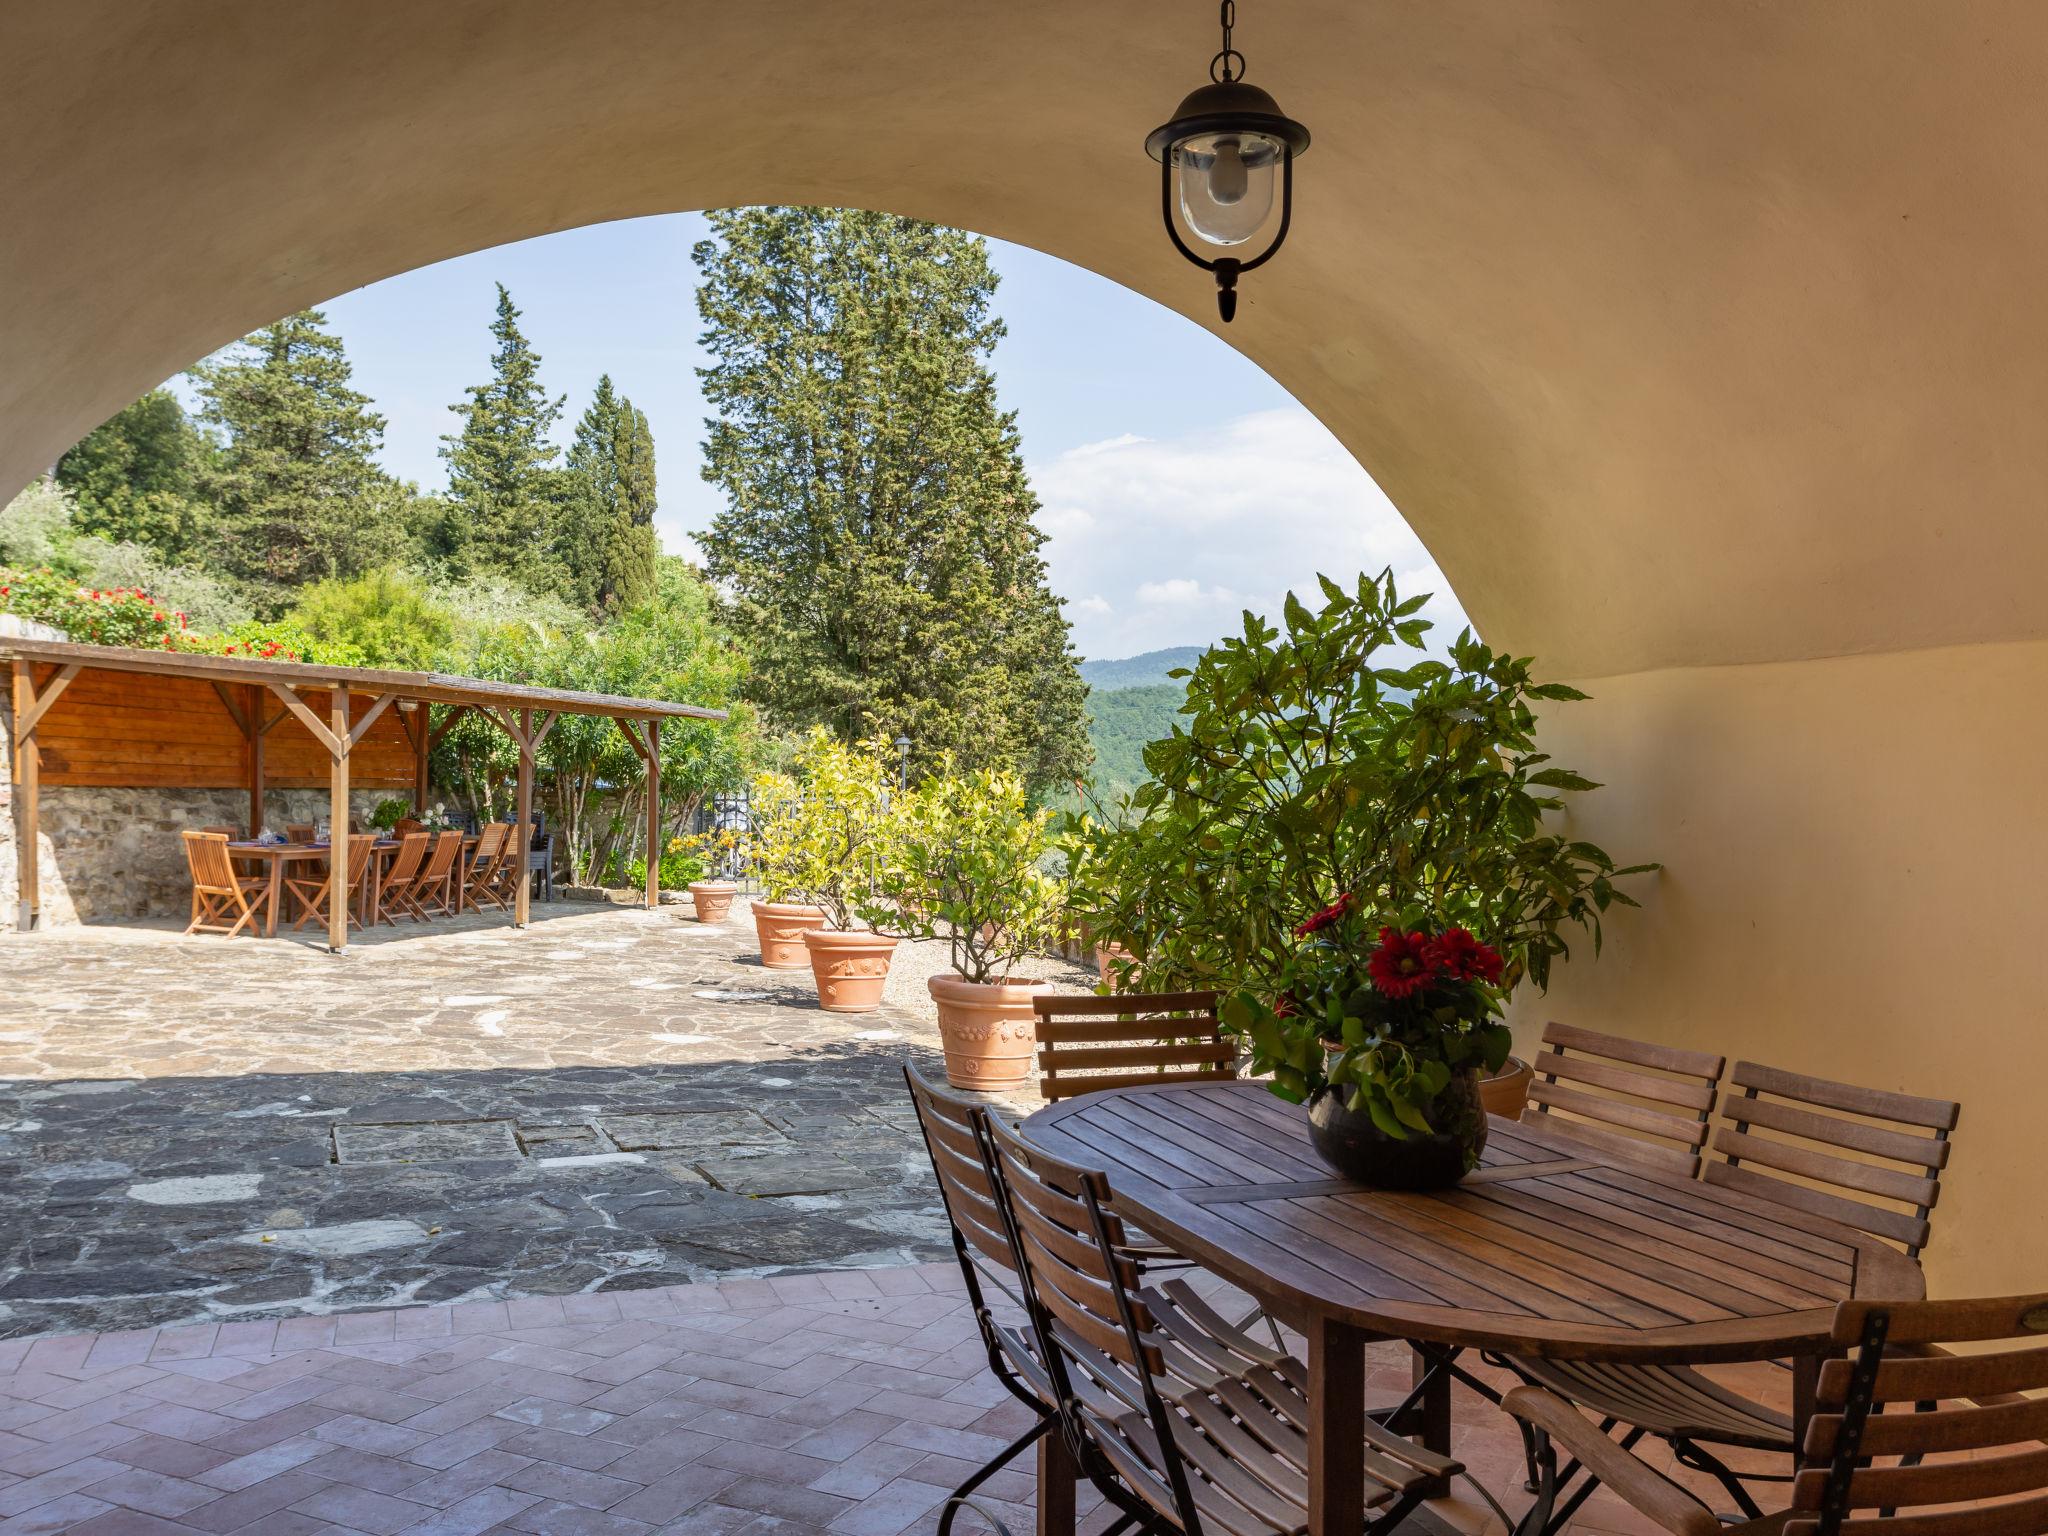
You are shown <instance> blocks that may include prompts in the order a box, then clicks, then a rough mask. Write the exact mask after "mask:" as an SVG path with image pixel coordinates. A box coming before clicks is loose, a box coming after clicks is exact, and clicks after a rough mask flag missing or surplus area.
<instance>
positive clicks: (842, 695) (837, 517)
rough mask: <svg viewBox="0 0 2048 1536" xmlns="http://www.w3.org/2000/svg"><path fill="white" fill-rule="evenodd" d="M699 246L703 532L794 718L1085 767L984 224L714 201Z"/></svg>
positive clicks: (1045, 769) (1066, 773)
mask: <svg viewBox="0 0 2048 1536" xmlns="http://www.w3.org/2000/svg"><path fill="white" fill-rule="evenodd" d="M711 221H712V227H713V231H714V234H715V236H716V238H714V239H712V240H707V241H705V242H703V243H701V244H700V245H698V246H697V248H696V250H695V251H694V253H693V256H694V259H695V261H696V264H697V267H698V269H699V271H700V272H701V274H702V282H701V284H700V286H699V289H698V294H697V305H698V310H699V313H700V314H701V315H702V316H703V318H704V320H705V322H706V326H707V329H706V332H705V335H704V344H705V346H706V348H707V349H708V350H709V352H710V354H711V356H712V359H713V362H712V364H711V366H710V367H708V368H704V369H701V370H699V374H700V377H701V378H702V380H703V384H704V392H705V397H706V399H707V400H708V401H709V402H710V403H711V405H712V406H713V408H714V409H716V410H717V411H718V413H719V414H718V416H717V417H716V418H714V419H712V420H710V421H709V422H707V424H706V425H707V429H708V438H707V441H706V444H705V467H704V477H705V479H707V480H708V481H710V482H711V483H712V484H714V485H717V486H719V487H720V488H721V489H722V490H723V491H724V492H725V495H726V505H725V507H724V509H723V510H722V511H721V512H720V513H719V514H718V516H717V517H716V518H715V519H714V521H713V523H712V526H711V528H710V529H709V531H708V532H707V533H706V535H705V536H704V539H703V547H704V552H705V556H706V559H707V561H708V564H709V568H710V572H711V574H712V575H713V576H714V577H715V578H717V579H718V580H720V581H721V582H723V583H725V584H726V585H727V587H728V590H729V591H730V592H731V593H732V597H733V607H734V621H735V623H736V625H737V626H738V627H739V628H740V629H741V631H742V632H743V634H744V636H745V637H746V638H747V639H748V640H749V641H751V642H752V645H753V648H754V651H755V655H756V665H755V668H754V671H753V674H752V679H751V682H750V685H749V686H750V689H751V691H752V692H753V693H754V695H755V696H756V697H757V698H759V699H760V701H761V702H762V704H763V705H764V707H765V708H766V709H767V710H768V711H769V712H770V713H771V714H772V715H774V716H775V717H776V718H777V720H778V722H779V723H781V724H783V725H784V726H807V725H810V724H814V723H817V724H824V725H827V726H829V727H831V728H833V729H834V730H837V731H839V732H841V733H843V734H845V735H848V736H865V735H872V734H877V733H879V734H882V735H886V736H895V735H898V734H903V735H908V736H909V737H910V738H911V740H912V742H913V744H914V752H915V754H916V757H917V760H918V761H919V762H920V763H921V762H926V761H929V760H930V758H931V757H932V756H934V755H936V754H937V753H938V752H940V751H943V750H948V749H950V750H952V751H954V752H955V753H957V754H958V756H959V758H960V759H961V761H962V762H963V763H965V764H967V765H969V766H978V765H983V764H993V765H1001V766H1006V767H1014V768H1017V769H1019V770H1020V771H1022V772H1023V773H1024V774H1025V775H1026V777H1027V779H1028V780H1029V782H1031V783H1032V784H1033V785H1034V787H1036V788H1039V789H1045V788H1049V787H1052V786H1054V785H1057V784H1061V783H1064V782H1065V781H1066V780H1068V779H1070V778H1071V777H1072V776H1073V775H1074V774H1075V773H1077V772H1078V771H1080V770H1081V769H1082V768H1083V767H1085V766H1086V764H1087V761H1088V756H1089V749H1088V745H1087V734H1086V730H1085V726H1084V722H1083V699H1084V697H1085V694H1086V689H1085V687H1084V685H1083V684H1082V682H1081V679H1080V676H1079V673H1078V671H1077V670H1076V666H1075V658H1074V654H1073V651H1072V649H1071V647H1070V646H1069V644H1068V630H1067V623H1066V618H1065V615H1064V614H1063V613H1062V612H1061V609H1060V604H1059V600H1058V599H1057V598H1055V597H1054V596H1053V595H1052V593H1051V592H1050V591H1049V590H1048V589H1047V587H1046V580H1045V563H1044V560H1043V559H1042V557H1041V556H1040V554H1039V548H1040V546H1041V545H1042V544H1043V542H1044V536H1043V535H1042V534H1040V533H1039V531H1038V529H1037V528H1036V526H1035V525H1034V524H1033V522H1032V518H1033V516H1034V514H1035V513H1036V512H1037V510H1038V502H1037V499H1036V498H1035V497H1034V496H1033V495H1032V492H1031V487H1030V484H1029V482H1028V480H1027V478H1026V476H1025V473H1024V465H1023V460H1022V457H1021V454H1020V451H1019V441H1018V435H1017V425H1016V419H1015V416H1014V414H1013V413H1010V412H1005V411H1003V410H1002V409H1001V408H1000V406H999V405H998V403H997V399H996V387H995V376H994V373H993V372H992V371H991V369H990V367H989V362H988V359H989V355H990V353H991V351H992V349H993V348H994V346H995V344H996V342H997V341H998V340H999V339H1000V338H1001V337H1002V335H1003V324H1002V321H1001V320H1000V319H999V318H997V317H996V315H995V314H994V313H993V311H992V308H991V303H992V299H993V295H994V292H995V286H996V274H995V271H994V269H993V268H992V267H991V266H990V264H989V260H988V248H987V246H986V244H985V243H984V242H983V241H982V240H981V239H980V238H978V237H976V236H973V235H969V234H965V233H963V232H961V231H958V230H951V229H943V228H939V227H937V226H934V225H931V224H926V223H923V222H921V221H918V220H915V219H904V218H896V217H893V216H890V215H885V214H877V213H867V212H861V211H856V210H840V209H819V208H748V209H737V210H729V211H726V212H721V213H714V214H713V215H712V216H711Z"/></svg>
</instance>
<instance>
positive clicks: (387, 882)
mask: <svg viewBox="0 0 2048 1536" xmlns="http://www.w3.org/2000/svg"><path fill="white" fill-rule="evenodd" d="M428 841H429V839H428V837H427V834H426V833H424V832H407V833H405V834H404V835H403V836H401V837H400V838H399V839H398V851H397V852H396V853H394V854H392V855H391V867H390V868H389V869H387V870H385V871H384V879H383V881H382V882H381V883H380V884H379V885H378V887H377V903H376V906H375V907H374V908H373V909H372V913H373V916H374V917H375V919H376V921H377V922H380V923H389V924H390V925H391V926H392V927H394V928H396V927H397V926H398V918H397V917H396V916H395V915H394V911H395V910H398V909H402V904H403V902H404V900H405V897H406V896H407V894H408V893H410V892H411V890H412V888H413V885H414V883H415V882H417V881H418V880H419V879H420V865H421V862H422V861H423V860H424V859H425V858H426V856H427V843H428ZM387 908H389V909H392V910H387Z"/></svg>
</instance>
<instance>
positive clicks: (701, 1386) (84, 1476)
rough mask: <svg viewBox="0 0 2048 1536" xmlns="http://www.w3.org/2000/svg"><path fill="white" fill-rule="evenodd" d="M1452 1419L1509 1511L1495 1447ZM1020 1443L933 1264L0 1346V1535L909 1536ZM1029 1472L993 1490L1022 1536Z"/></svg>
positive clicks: (1599, 1505) (1459, 1509) (1393, 1387)
mask: <svg viewBox="0 0 2048 1536" xmlns="http://www.w3.org/2000/svg"><path fill="white" fill-rule="evenodd" d="M1386 1348H1387V1351H1388V1353H1387V1358H1386V1361H1385V1362H1384V1363H1383V1365H1382V1366H1381V1367H1380V1369H1379V1370H1378V1371H1377V1372H1376V1378H1375V1385H1376V1386H1378V1387H1380V1388H1383V1389H1385V1390H1386V1392H1387V1395H1388V1396H1390V1397H1392V1396H1396V1395H1398V1393H1399V1392H1400V1391H1401V1390H1402V1389H1404V1388H1405V1383H1406V1379H1407V1365H1406V1362H1405V1359H1404V1358H1403V1357H1402V1355H1401V1354H1400V1353H1399V1349H1398V1346H1391V1345H1390V1346H1387V1347H1386ZM1455 1407H1456V1418H1457V1424H1458V1435H1457V1450H1458V1453H1459V1455H1460V1456H1462V1457H1463V1458H1464V1459H1465V1460H1466V1461H1467V1463H1468V1464H1469V1465H1471V1466H1472V1467H1473V1469H1474V1471H1475V1473H1477V1474H1478V1475H1479V1476H1480V1477H1482V1478H1483V1479H1484V1480H1485V1481H1486V1482H1487V1483H1488V1484H1489V1486H1491V1487H1493V1488H1494V1489H1495V1490H1496V1491H1497V1492H1502V1493H1505V1492H1508V1491H1510V1490H1512V1489H1514V1487H1515V1485H1516V1484H1518V1483H1519V1479H1520V1472H1519V1450H1518V1441H1517V1439H1516V1437H1515V1434H1514V1431H1513V1430H1512V1429H1511V1428H1510V1427H1509V1426H1508V1424H1507V1421H1506V1420H1505V1419H1503V1418H1502V1417H1501V1416H1500V1414H1499V1412H1498V1410H1497V1409H1494V1408H1493V1407H1491V1406H1490V1405H1488V1404H1486V1403H1484V1402H1482V1401H1480V1400H1479V1399H1478V1398H1476V1397H1468V1396H1465V1395H1463V1394H1462V1393H1461V1394H1460V1396H1459V1398H1458V1399H1457V1401H1456V1405H1455ZM1028 1422H1029V1415H1028V1413H1027V1412H1026V1410H1024V1409H1022V1408H1021V1407H1020V1406H1019V1405H1017V1404H1015V1403H1014V1402H1012V1401H1010V1400H1009V1399H1008V1397H1007V1395H1006V1394H1005V1393H1004V1391H1003V1389H1002V1388H1001V1386H999V1385H998V1384H997V1383H996V1382H995V1380H994V1379H993V1378H992V1377H991V1376H990V1375H989V1374H988V1370H987V1365H986V1361H985V1358H984V1356H983V1353H982V1349H981V1345H980V1342H979V1339H978V1337H977V1336H976V1333H975V1329H974V1323H973V1319H972V1316H971V1315H970V1314H969V1312H968V1309H967V1307H966V1304H965V1300H964V1298H963V1296H962V1295H961V1285H960V1278H959V1274H958V1271H957V1270H956V1269H954V1268H953V1267H951V1266H948V1265H921V1266H907V1267H903V1268H897V1269H869V1270H858V1271H848V1272H843V1273H827V1274H814V1275H796V1276H781V1277H775V1278H772V1279H766V1280H743V1281H737V1282H729V1283H726V1284H720V1285H694V1286H679V1287H672V1288H667V1289H651V1290H638V1291H630V1290H629V1291H618V1292H612V1293H606V1294H597V1295H579V1296H565V1297H530V1298H522V1299H515V1300H511V1301H497V1302H477V1303H470V1304H465V1305H456V1306H439V1307H418V1308H413V1309H409V1310H403V1311H385V1312H352V1313H343V1314H338V1315H333V1316H326V1317H313V1316H300V1317H290V1318H285V1319H282V1320H265V1321H253V1322H230V1323H221V1324H213V1323H208V1324H202V1325H197V1326H190V1327H171V1328H162V1329H135V1330H130V1331H126V1332H118V1333H98V1334H65V1335H46V1336H43V1337H40V1338H26V1339H11V1340H6V1341H0V1536H57V1533H74V1536H195V1533H198V1536H226V1533H231V1532H252V1533H264V1536H352V1533H358V1532H367V1533H371V1536H399V1533H412V1536H479V1533H482V1532H487V1531H517V1532H530V1533H546V1536H642V1533H654V1532H662V1533H671V1536H768V1533H771V1532H773V1533H776V1536H807V1533H809V1532H814V1531H815V1532H824V1533H829V1536H899V1533H905V1532H920V1533H921V1532H925V1531H929V1530H931V1529H932V1528H934V1527H935V1526H936V1524H937V1520H938V1511H939V1506H940V1504H941V1502H942V1501H943V1499H944V1498H945V1496H946V1494H947V1492H948V1491H949V1490H950V1488H951V1487H952V1486H954V1485H955V1484H956V1483H958V1482H959V1480H960V1479H961V1478H963V1477H964V1476H966V1474H967V1472H968V1471H969V1470H970V1469H971V1468H972V1467H973V1466H974V1465H976V1464H978V1463H979V1462H981V1461H982V1460H983V1459H985V1458H986V1457H988V1456H989V1455H991V1454H992V1453H993V1452H995V1451H996V1450H997V1449H999V1448H1000V1447H1001V1446H1002V1444H1003V1443H1004V1442H1005V1441H1007V1440H1009V1439H1010V1438H1011V1437H1013V1436H1014V1435H1016V1434H1017V1433H1018V1432H1019V1431H1020V1430H1022V1429H1023V1428H1025V1427H1027V1425H1028ZM1017 1466H1018V1468H1019V1470H1016V1471H1006V1472H1002V1473H999V1474H998V1475H997V1476H996V1477H995V1478H994V1479H993V1481H992V1482H991V1483H990V1484H989V1485H988V1486H987V1489H986V1492H987V1493H988V1494H989V1495H991V1496H992V1501H993V1507H994V1508H995V1509H996V1510H997V1511H998V1513H1000V1514H1001V1515H1002V1516H1003V1517H1004V1518H1005V1519H1006V1520H1007V1521H1008V1523H1010V1525H1011V1526H1012V1529H1013V1530H1014V1531H1015V1532H1017V1533H1018V1536H1027V1533H1029V1532H1030V1531H1031V1529H1032V1522H1033V1511H1032V1509H1031V1499H1032V1491H1033V1483H1032V1477H1031V1463H1030V1461H1029V1459H1028V1457H1027V1458H1020V1460H1019V1461H1018V1463H1017ZM1511 1497H1513V1498H1514V1499H1516V1500H1519V1499H1520V1495H1519V1493H1518V1492H1516V1493H1512V1494H1511ZM1081 1505H1082V1508H1083V1509H1084V1510H1087V1511H1090V1512H1091V1513H1090V1514H1089V1516H1088V1517H1087V1518H1085V1519H1084V1521H1083V1524H1082V1530H1083V1532H1084V1533H1086V1532H1088V1531H1090V1530H1092V1529H1095V1528H1097V1527H1099V1525H1100V1524H1102V1523H1103V1522H1104V1514H1103V1512H1102V1510H1101V1508H1100V1506H1099V1503H1098V1501H1096V1500H1095V1499H1094V1498H1093V1497H1092V1496H1091V1495H1090V1494H1089V1493H1088V1491H1087V1490H1086V1489H1084V1490H1083V1491H1082V1498H1081ZM1511 1507H1518V1506H1511ZM1479 1510H1480V1506H1479V1505H1478V1504H1476V1503H1469V1502H1468V1503H1464V1504H1458V1503H1457V1502H1456V1501H1448V1502H1447V1503H1446V1505H1445V1506H1444V1507H1443V1512H1445V1513H1447V1514H1449V1515H1450V1516H1451V1518H1453V1519H1454V1521H1456V1522H1457V1523H1459V1524H1461V1525H1463V1526H1465V1527H1466V1528H1467V1529H1474V1528H1476V1526H1477V1524H1478V1520H1479V1515H1478V1511H1479ZM1580 1523H1581V1525H1582V1526H1584V1527H1588V1528H1604V1529H1608V1530H1615V1531H1625V1532H1634V1531H1636V1530H1638V1529H1640V1528H1641V1527H1640V1526H1639V1525H1638V1524H1637V1523H1634V1522H1632V1521H1631V1519H1630V1517H1629V1515H1628V1513H1627V1511H1625V1510H1623V1509H1621V1507H1620V1506H1619V1505H1618V1504H1616V1503H1615V1502H1614V1501H1613V1500H1611V1499H1610V1498H1608V1497H1607V1496H1606V1495H1604V1494H1602V1495H1600V1496H1599V1497H1598V1498H1596V1500H1595V1501H1594V1502H1593V1503H1592V1504H1590V1505H1589V1506H1588V1508H1587V1512H1586V1514H1585V1515H1584V1516H1583V1517H1582V1520H1581V1522H1580ZM974 1525H975V1522H973V1521H972V1520H964V1521H963V1522H962V1525H961V1530H962V1531H963V1532H965V1531H967V1530H969V1529H971V1528H973V1527H974Z"/></svg>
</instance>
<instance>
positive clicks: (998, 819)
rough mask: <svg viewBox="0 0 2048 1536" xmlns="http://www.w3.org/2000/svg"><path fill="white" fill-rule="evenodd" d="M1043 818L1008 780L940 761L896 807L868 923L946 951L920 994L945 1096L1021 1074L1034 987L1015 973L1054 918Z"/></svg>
mask: <svg viewBox="0 0 2048 1536" xmlns="http://www.w3.org/2000/svg"><path fill="white" fill-rule="evenodd" d="M1051 819H1052V813H1051V812H1050V811H1048V810H1043V809H1040V810H1033V809H1032V807H1031V804H1030V799H1029V796H1028V795H1027V794H1026V792H1025V789H1024V781H1023V780H1022V779H1021V778H1019V777H1018V776H1017V775H1016V774H1014V773H1008V772H1004V771H1001V770H996V769H982V770H978V771H976V772H973V773H960V772H957V771H956V770H955V769H954V766H953V763H952V760H951V758H950V757H948V758H947V759H945V760H944V761H943V762H942V763H941V764H940V766H939V769H938V771H937V772H935V773H934V774H933V775H932V776H931V777H930V778H928V779H926V780H925V781H924V782H923V783H921V784H919V785H918V787H917V788H916V789H914V790H912V791H911V792H910V794H909V795H908V796H907V797H906V798H905V801H904V804H903V806H902V812H901V816H900V818H899V820H898V823H897V830H896V836H895V838H894V839H893V846H892V850H891V857H890V858H889V859H888V860H887V861H886V863H885V864H884V866H883V874H882V880H881V889H882V894H883V895H884V897H885V898H886V905H884V904H878V905H877V907H876V909H875V912H874V916H875V918H876V920H878V921H879V922H882V923H886V924H889V925H892V926H893V928H894V931H896V932H899V933H903V934H906V935H908V936H914V937H917V938H943V939H944V940H946V942H947V945H948V959H949V960H950V961H951V974H948V975H939V976H933V977H931V978H930V979H929V980H928V981H927V982H926V983H925V985H926V987H927V988H928V989H929V990H930V992H931V995H932V1001H933V1003H935V1004H936V1005H937V1007H938V1011H939V1038H940V1041H941V1042H942V1044H943V1045H944V1047H945V1052H946V1080H947V1081H948V1082H950V1083H951V1084H952V1085H953V1086H954V1087H956V1088H1009V1087H1015V1086H1016V1085H1017V1084H1019V1083H1022V1082H1024V1081H1025V1080H1026V1079H1027V1078H1028V1077H1029V1076H1030V1074H1031V1057H1032V1052H1033V1049H1034V1046H1035V1044H1036V1030H1035V1028H1034V1026H1033V1022H1032V1014H1031V999H1032V996H1033V995H1034V994H1035V993H1037V992H1038V991H1040V990H1041V989H1042V987H1043V983H1042V982H1039V981H1037V980H1034V979H1031V978H1028V977H1025V976H1020V975H1019V974H1018V970H1019V967H1020V966H1022V965H1023V964H1024V963H1025V962H1026V961H1027V959H1028V958H1029V957H1033V956H1036V955H1039V954H1042V953H1044V952H1045V951H1046V950H1047V949H1049V948H1050V947H1051V946H1052V945H1053V944H1054V943H1055V942H1057V940H1058V938H1059V936H1060V934H1061V932H1062V928H1063V919H1064V916H1065V911H1066V900H1065V891H1064V888H1063V887H1062V885H1061V883H1060V882H1059V881H1058V880H1056V879H1054V878H1053V877H1052V876H1051V875H1049V874H1047V873H1046V872H1045V870H1044V869H1043V868H1042V865H1043V863H1044V861H1045V858H1046V855H1047V853H1048V852H1049V851H1050V849H1051V846H1052V836H1051V831H1050V823H1051Z"/></svg>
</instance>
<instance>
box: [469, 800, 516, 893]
mask: <svg viewBox="0 0 2048 1536" xmlns="http://www.w3.org/2000/svg"><path fill="white" fill-rule="evenodd" d="M511 842H512V826H511V823H509V822H503V821H489V822H485V823H484V829H483V830H482V831H481V832H479V833H478V834H477V836H476V853H475V855H474V856H473V857H472V858H471V859H470V862H469V868H468V870H467V871H465V883H464V899H465V900H466V901H467V902H468V903H469V905H470V906H472V907H477V908H481V907H483V906H484V905H485V904H487V903H488V904H489V905H491V906H494V907H499V908H504V907H508V906H510V905H511V899H510V898H509V897H508V896H506V895H505V894H503V893H502V892H501V891H500V890H499V889H498V885H499V877H500V875H501V873H502V872H503V870H504V868H505V859H506V856H507V852H508V845H509V844H510V843H511Z"/></svg>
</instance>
